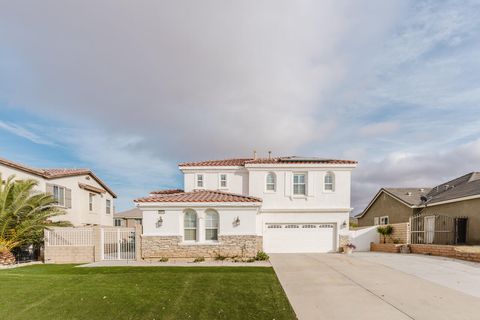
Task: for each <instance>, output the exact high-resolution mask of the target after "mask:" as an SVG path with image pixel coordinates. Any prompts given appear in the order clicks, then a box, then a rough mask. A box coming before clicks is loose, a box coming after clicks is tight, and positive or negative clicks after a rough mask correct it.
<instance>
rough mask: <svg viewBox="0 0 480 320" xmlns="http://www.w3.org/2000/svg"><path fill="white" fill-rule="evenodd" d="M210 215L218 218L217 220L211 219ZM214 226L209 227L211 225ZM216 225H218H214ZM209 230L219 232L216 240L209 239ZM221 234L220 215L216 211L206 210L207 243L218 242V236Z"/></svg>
mask: <svg viewBox="0 0 480 320" xmlns="http://www.w3.org/2000/svg"><path fill="white" fill-rule="evenodd" d="M210 214H213V216H215V217H216V221H215V219H210V218H209V216H210ZM210 223H211V224H212V225H209V224H210ZM214 223H216V225H215V224H214ZM207 230H217V238H216V239H207ZM219 233H220V215H219V214H218V212H217V211H215V210H206V211H205V242H218V236H219Z"/></svg>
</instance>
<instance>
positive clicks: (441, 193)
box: [356, 172, 480, 244]
mask: <svg viewBox="0 0 480 320" xmlns="http://www.w3.org/2000/svg"><path fill="white" fill-rule="evenodd" d="M419 213H422V215H429V214H432V215H443V216H448V217H452V218H454V219H455V229H456V240H455V242H456V243H468V244H476V243H480V172H471V173H468V174H466V175H463V176H461V177H459V178H456V179H453V180H450V181H448V182H445V183H442V184H439V185H437V186H435V187H433V188H382V189H380V190H379V191H378V193H377V194H376V195H375V197H374V198H373V200H372V201H370V203H369V204H368V206H367V207H366V208H365V210H364V211H363V212H362V213H360V214H359V215H357V216H356V218H357V219H358V225H359V226H360V227H363V226H372V225H381V224H393V223H401V222H408V221H409V218H410V217H411V216H412V215H415V214H419Z"/></svg>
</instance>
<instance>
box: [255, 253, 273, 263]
mask: <svg viewBox="0 0 480 320" xmlns="http://www.w3.org/2000/svg"><path fill="white" fill-rule="evenodd" d="M269 258H270V257H269V256H268V254H266V253H265V252H263V251H258V252H257V255H256V256H255V260H258V261H266V260H268V259H269Z"/></svg>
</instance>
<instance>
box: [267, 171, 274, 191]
mask: <svg viewBox="0 0 480 320" xmlns="http://www.w3.org/2000/svg"><path fill="white" fill-rule="evenodd" d="M275 180H276V179H275V173H273V172H270V173H269V174H267V181H266V187H265V189H266V190H267V191H275V189H276V185H275V184H276V181H275Z"/></svg>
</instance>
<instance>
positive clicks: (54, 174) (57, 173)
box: [41, 168, 90, 178]
mask: <svg viewBox="0 0 480 320" xmlns="http://www.w3.org/2000/svg"><path fill="white" fill-rule="evenodd" d="M41 170H43V172H44V174H45V175H46V176H48V177H49V178H60V177H68V176H77V175H81V174H89V173H90V170H88V169H67V168H49V169H41Z"/></svg>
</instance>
